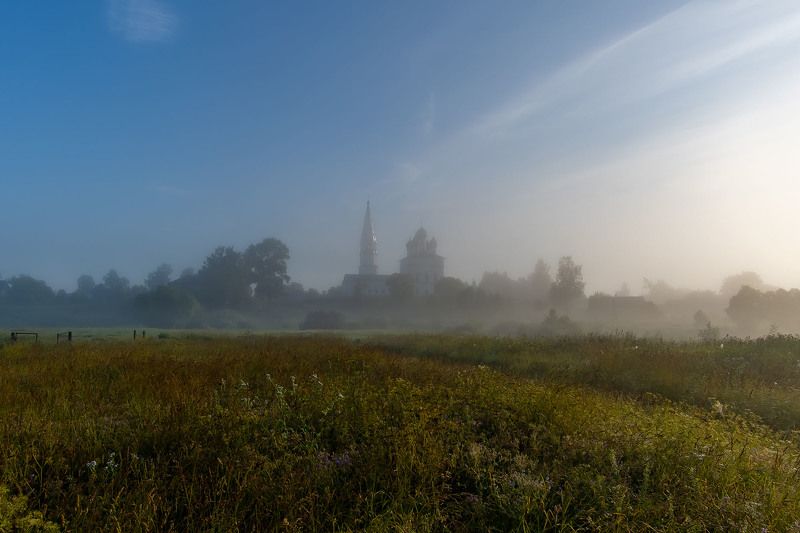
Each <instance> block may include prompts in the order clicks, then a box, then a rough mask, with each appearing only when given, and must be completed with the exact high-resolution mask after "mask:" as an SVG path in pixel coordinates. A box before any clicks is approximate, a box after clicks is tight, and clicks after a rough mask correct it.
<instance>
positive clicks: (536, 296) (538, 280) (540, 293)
mask: <svg viewBox="0 0 800 533" xmlns="http://www.w3.org/2000/svg"><path fill="white" fill-rule="evenodd" d="M528 284H529V286H530V290H531V298H532V299H533V301H535V302H539V303H544V302H546V301H547V299H548V297H549V296H550V287H551V286H552V285H553V277H552V276H551V275H550V265H548V264H547V263H545V262H544V261H543V260H541V259H539V260H538V261H536V266H535V267H533V272H531V274H530V275H529V276H528Z"/></svg>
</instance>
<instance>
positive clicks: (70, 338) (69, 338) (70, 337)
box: [67, 331, 72, 342]
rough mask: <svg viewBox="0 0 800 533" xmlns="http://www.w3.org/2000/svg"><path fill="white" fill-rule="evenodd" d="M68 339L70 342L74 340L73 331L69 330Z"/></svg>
mask: <svg viewBox="0 0 800 533" xmlns="http://www.w3.org/2000/svg"><path fill="white" fill-rule="evenodd" d="M67 341H68V342H72V332H71V331H68V332H67Z"/></svg>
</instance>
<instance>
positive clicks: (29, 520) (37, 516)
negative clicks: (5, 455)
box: [0, 485, 59, 533]
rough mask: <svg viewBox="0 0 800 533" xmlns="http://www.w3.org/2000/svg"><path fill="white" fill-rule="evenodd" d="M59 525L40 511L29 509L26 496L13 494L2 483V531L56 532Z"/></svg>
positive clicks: (4, 532) (0, 530)
mask: <svg viewBox="0 0 800 533" xmlns="http://www.w3.org/2000/svg"><path fill="white" fill-rule="evenodd" d="M58 531H59V527H58V526H57V525H56V524H54V523H52V522H48V521H47V520H45V519H44V518H43V517H42V513H40V512H39V511H30V510H28V499H27V498H25V496H11V494H10V492H9V490H8V487H4V486H3V485H0V533H12V532H13V533H17V532H19V533H39V532H41V533H56V532H58Z"/></svg>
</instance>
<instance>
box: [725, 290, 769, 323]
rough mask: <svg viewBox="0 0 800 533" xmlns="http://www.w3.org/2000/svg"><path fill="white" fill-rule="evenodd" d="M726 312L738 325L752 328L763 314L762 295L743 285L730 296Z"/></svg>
mask: <svg viewBox="0 0 800 533" xmlns="http://www.w3.org/2000/svg"><path fill="white" fill-rule="evenodd" d="M726 313H728V316H729V317H731V320H733V321H734V322H736V324H737V325H738V326H739V327H741V328H743V329H745V330H748V331H749V330H753V329H754V328H755V327H756V326H757V325H758V322H759V321H760V320H761V319H763V318H764V316H765V309H764V295H763V294H762V293H761V292H759V291H757V290H756V289H754V288H752V287H748V286H747V285H745V286H744V287H742V288H741V289H739V292H737V293H736V294H735V295H734V296H733V297H731V300H730V303H729V304H728V309H726Z"/></svg>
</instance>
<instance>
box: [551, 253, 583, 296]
mask: <svg viewBox="0 0 800 533" xmlns="http://www.w3.org/2000/svg"><path fill="white" fill-rule="evenodd" d="M581 270H582V267H581V266H580V265H577V264H575V261H573V260H572V257H569V256H566V257H562V258H561V259H559V261H558V271H557V272H556V279H555V281H554V282H553V285H552V286H551V288H550V302H551V303H552V304H553V305H554V306H556V307H558V308H559V309H569V308H570V307H571V306H573V305H574V304H575V303H576V302H578V301H579V300H581V299H582V298H584V297H585V295H584V293H583V289H584V287H585V286H586V284H585V283H584V281H583V273H582V272H581Z"/></svg>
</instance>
